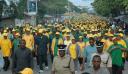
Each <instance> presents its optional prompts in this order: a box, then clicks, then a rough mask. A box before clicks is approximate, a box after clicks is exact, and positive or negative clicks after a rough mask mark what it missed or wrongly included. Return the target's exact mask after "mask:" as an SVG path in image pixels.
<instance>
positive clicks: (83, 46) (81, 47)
mask: <svg viewBox="0 0 128 74" xmlns="http://www.w3.org/2000/svg"><path fill="white" fill-rule="evenodd" d="M77 44H78V45H79V47H80V51H81V52H83V51H84V48H85V43H84V42H78V43H77Z"/></svg>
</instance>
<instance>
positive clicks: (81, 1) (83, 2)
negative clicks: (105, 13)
mask: <svg viewBox="0 0 128 74" xmlns="http://www.w3.org/2000/svg"><path fill="white" fill-rule="evenodd" d="M70 1H71V2H72V3H73V4H75V5H76V6H86V7H88V8H90V9H92V6H91V3H92V2H93V1H94V0H70Z"/></svg>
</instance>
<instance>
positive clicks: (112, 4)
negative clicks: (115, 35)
mask: <svg viewBox="0 0 128 74" xmlns="http://www.w3.org/2000/svg"><path fill="white" fill-rule="evenodd" d="M92 5H93V6H94V9H95V11H96V12H97V13H98V14H100V15H103V16H109V15H112V16H118V15H120V13H121V12H122V11H124V10H125V6H124V4H123V1H122V0H95V1H94V3H93V4H92Z"/></svg>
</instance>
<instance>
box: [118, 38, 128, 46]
mask: <svg viewBox="0 0 128 74" xmlns="http://www.w3.org/2000/svg"><path fill="white" fill-rule="evenodd" d="M118 44H121V45H122V46H124V47H125V48H127V45H126V42H125V41H124V40H122V39H121V40H119V41H118Z"/></svg>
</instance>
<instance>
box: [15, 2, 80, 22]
mask: <svg viewBox="0 0 128 74" xmlns="http://www.w3.org/2000/svg"><path fill="white" fill-rule="evenodd" d="M67 5H68V0H40V1H38V15H37V16H38V17H39V18H42V17H43V16H44V14H50V15H56V14H63V13H65V12H66V11H67V9H66V6H67ZM70 5H71V7H72V9H73V10H75V11H77V12H78V11H80V10H79V9H78V8H77V7H76V6H74V5H73V4H72V3H70ZM26 10H27V0H21V1H20V3H19V4H18V6H17V14H18V18H21V19H22V18H24V11H26Z"/></svg>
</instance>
